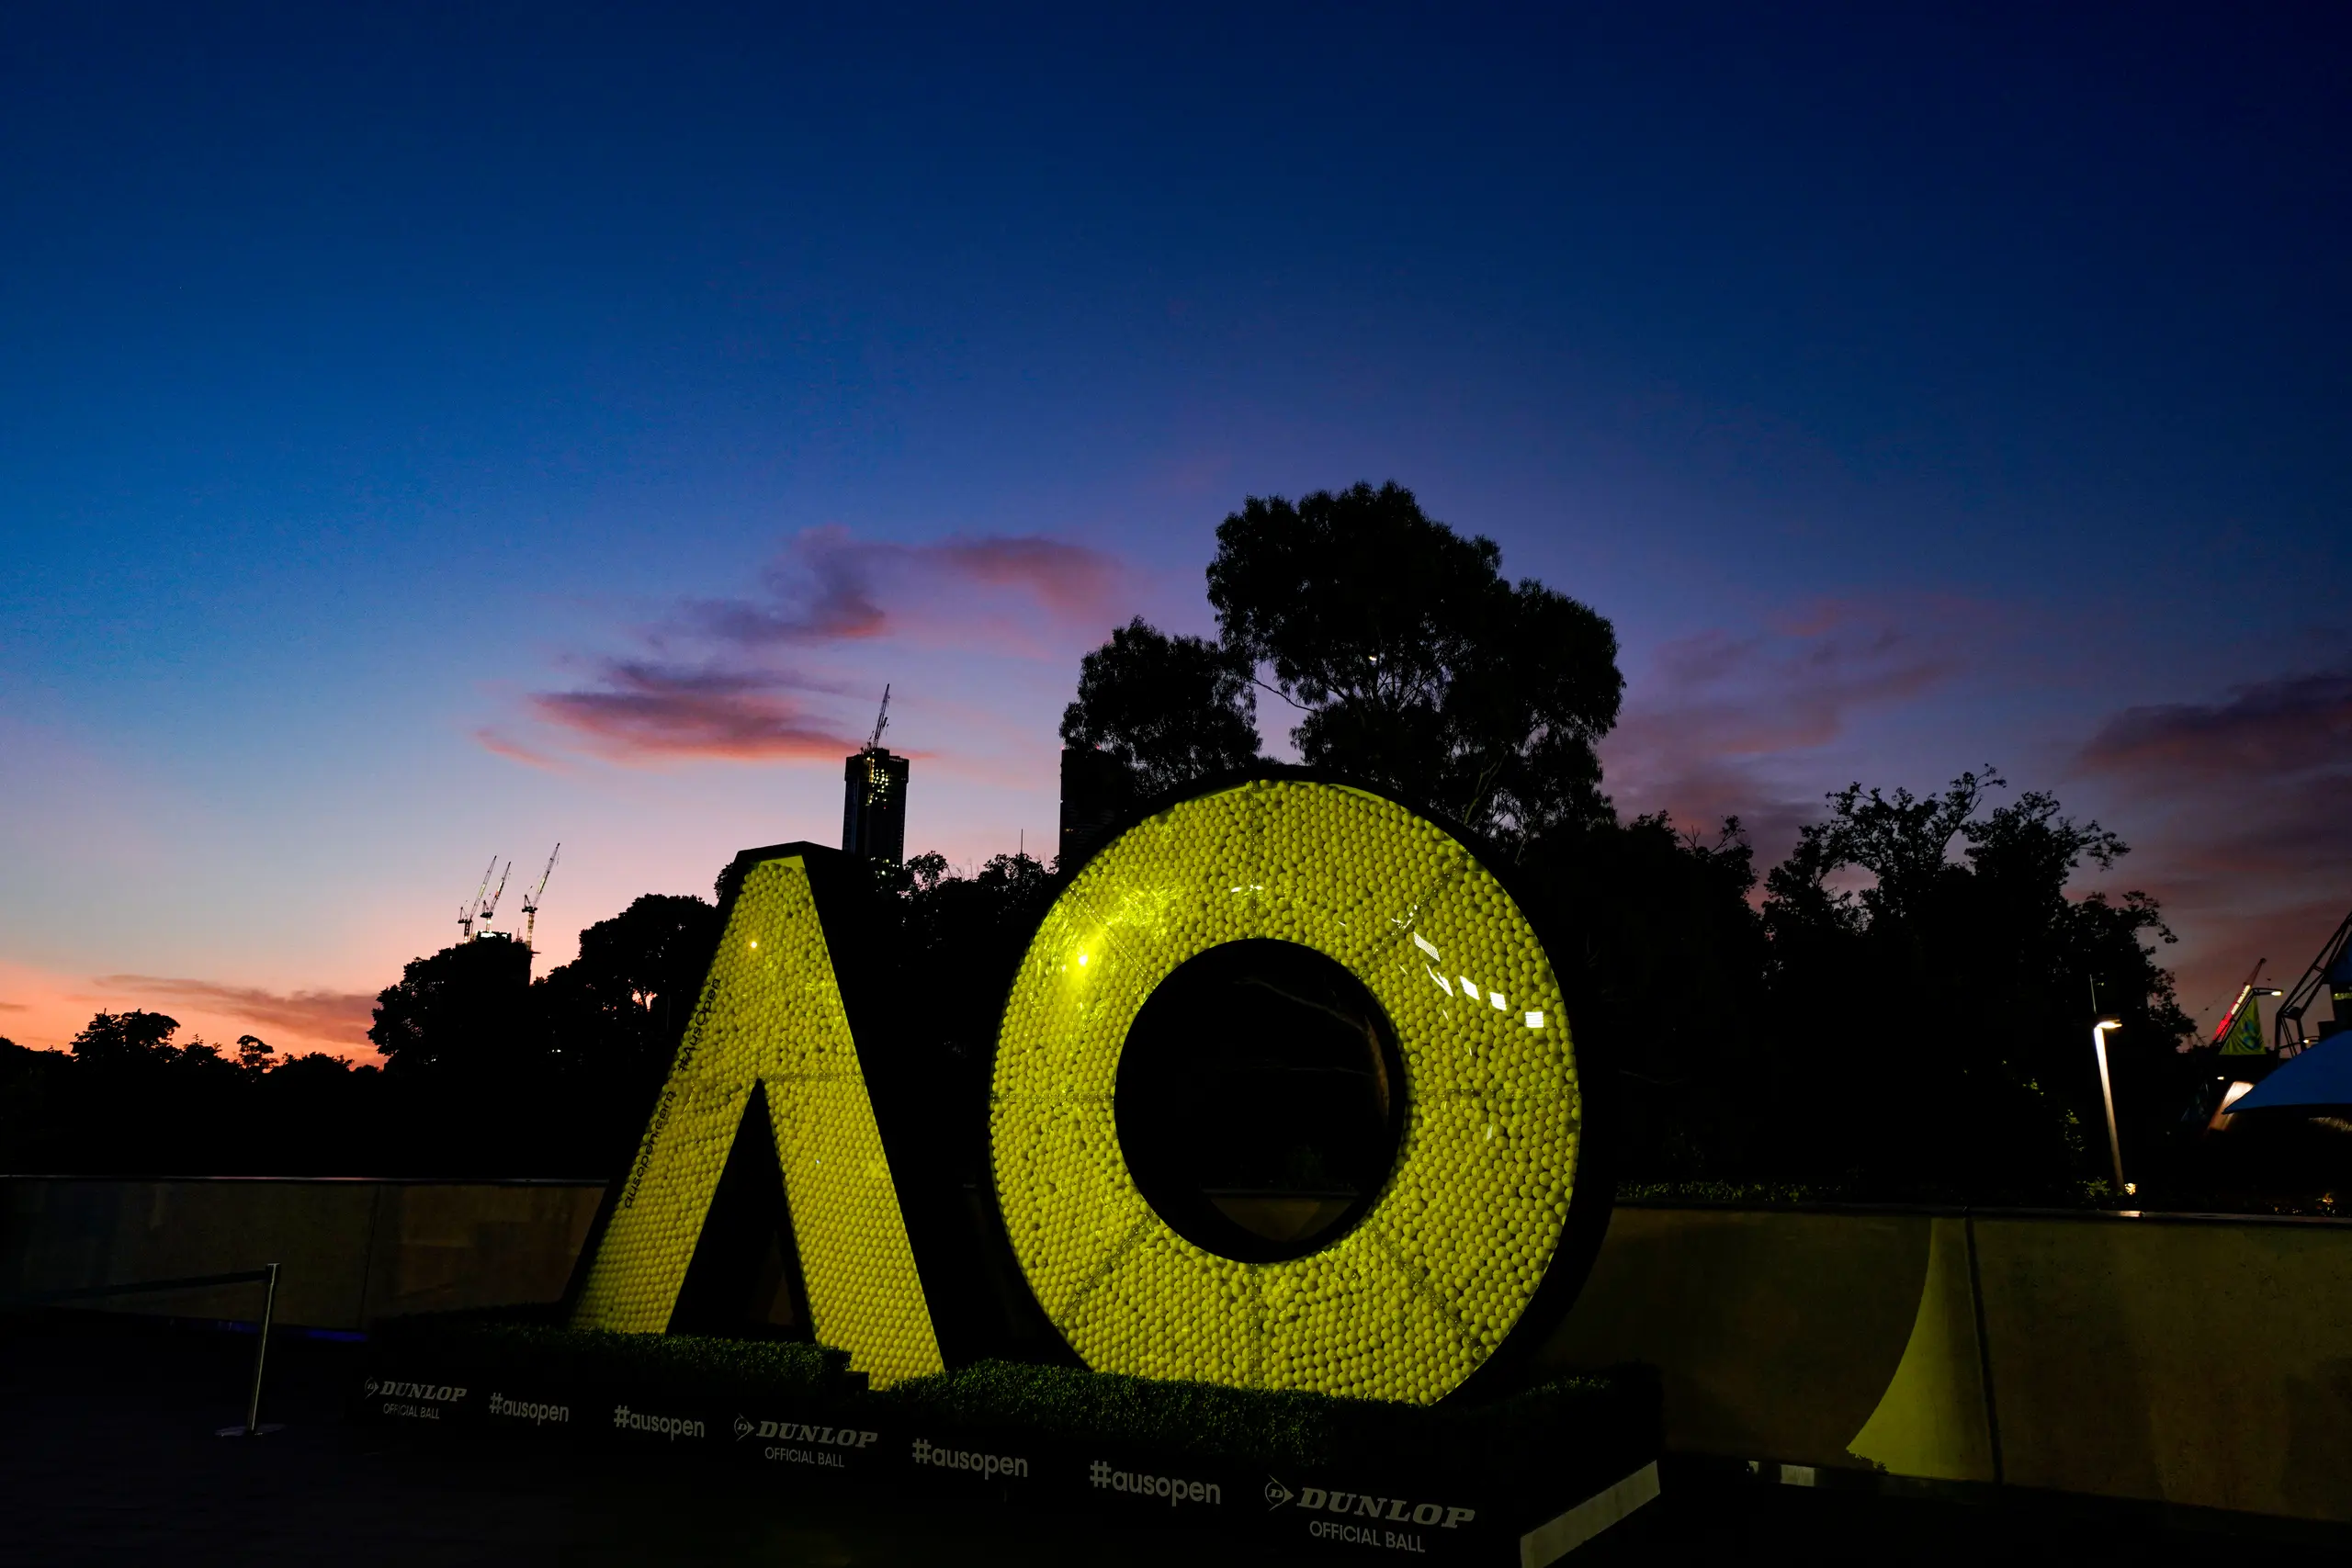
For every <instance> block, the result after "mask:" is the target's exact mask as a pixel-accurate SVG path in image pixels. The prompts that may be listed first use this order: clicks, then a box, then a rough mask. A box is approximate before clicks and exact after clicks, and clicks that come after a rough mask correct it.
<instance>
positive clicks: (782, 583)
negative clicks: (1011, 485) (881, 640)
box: [654, 525, 1124, 648]
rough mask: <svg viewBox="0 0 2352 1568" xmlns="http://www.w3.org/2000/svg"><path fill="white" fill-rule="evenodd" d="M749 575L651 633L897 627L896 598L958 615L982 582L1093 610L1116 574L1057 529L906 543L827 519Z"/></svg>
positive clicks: (817, 635)
mask: <svg viewBox="0 0 2352 1568" xmlns="http://www.w3.org/2000/svg"><path fill="white" fill-rule="evenodd" d="M760 575H761V583H762V587H763V589H764V590H765V592H763V594H761V595H760V596H759V597H757V598H728V599H694V600H688V601H687V602H686V603H685V604H684V605H683V606H682V607H681V612H680V615H679V616H678V618H677V623H676V625H675V626H673V627H670V628H664V629H663V630H660V631H657V632H656V633H655V634H654V640H655V642H656V644H657V645H660V644H662V643H664V642H666V641H669V640H672V639H674V638H676V637H679V636H681V635H684V637H689V638H703V639H708V640H711V641H716V642H718V643H722V644H728V645H732V646H735V647H739V648H770V647H775V646H778V645H785V646H794V645H807V644H812V643H831V642H849V641H858V640H862V639H865V638H868V637H890V636H898V635H903V634H904V633H906V632H907V631H908V630H909V629H910V623H909V615H908V611H907V608H905V607H907V606H911V607H913V609H914V610H915V611H917V612H918V613H919V615H920V617H921V619H922V622H924V623H925V624H933V623H936V622H937V621H939V620H940V619H942V618H944V619H945V620H946V621H948V622H950V623H953V624H956V625H959V626H962V625H967V624H968V623H969V622H970V620H971V619H972V618H973V617H974V616H975V615H976V614H978V613H984V612H985V611H986V610H987V609H988V608H989V607H991V606H989V605H988V604H987V603H986V598H985V596H986V595H988V594H990V593H996V594H1008V593H1009V594H1011V595H1012V596H1014V597H1015V598H1018V599H1022V600H1025V601H1027V602H1028V603H1029V604H1032V605H1034V606H1035V607H1036V608H1038V609H1042V610H1044V611H1045V612H1046V614H1048V615H1055V616H1057V617H1065V618H1087V619H1093V620H1100V619H1103V616H1104V615H1106V614H1107V613H1108V611H1109V607H1110V604H1111V601H1112V598H1113V595H1114V593H1115V592H1116V591H1117V590H1118V588H1119V587H1120V585H1121V582H1122V581H1123V578H1124V572H1123V570H1122V569H1121V567H1120V565H1119V562H1118V560H1117V558H1115V557H1113V556H1109V555H1105V554H1104V553H1103V552H1102V551H1100V550H1095V549H1091V548H1089V547H1086V546H1084V545H1074V544H1071V543H1069V541H1067V540H1063V539H1048V538H1044V537H1041V536H1036V535H983V536H962V535H951V536H948V537H946V538H944V539H937V540H933V541H932V542H930V543H927V544H919V545H907V544H897V543H892V542H890V541H888V540H878V539H860V538H858V537H856V536H854V535H853V534H851V533H850V531H849V530H848V529H846V528H843V527H841V526H839V525H832V526H829V527H823V528H810V529H807V530H805V531H804V532H802V533H801V534H800V535H799V536H797V538H795V539H794V540H793V541H792V543H791V544H790V545H789V546H787V547H786V548H785V550H784V552H783V553H782V554H781V555H779V556H778V557H777V558H775V560H774V561H771V562H770V563H769V564H768V565H767V566H766V567H765V568H764V569H763V570H762V571H761V574H760ZM976 592H977V593H978V594H979V595H981V596H982V597H980V598H975V597H974V595H975V593H976ZM892 605H897V606H900V608H897V609H894V608H891V607H890V606H892Z"/></svg>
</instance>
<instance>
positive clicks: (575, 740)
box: [474, 526, 1126, 767]
mask: <svg viewBox="0 0 2352 1568" xmlns="http://www.w3.org/2000/svg"><path fill="white" fill-rule="evenodd" d="M1125 581H1126V570H1125V568H1124V567H1123V566H1122V565H1121V564H1120V562H1119V561H1118V560H1117V558H1114V557H1113V556H1109V555H1106V554H1104V553H1103V552H1102V551H1100V550H1095V549H1091V548H1090V547H1086V546H1083V545H1076V544H1071V543H1069V542H1068V541H1066V540H1060V539H1048V538H1045V537H1042V536H1035V535H985V536H967V535H951V536H948V537H946V538H944V539H938V540H933V541H932V542H929V543H925V544H913V545H910V544H898V543H892V542H888V541H874V540H862V539H858V538H856V537H855V536H853V535H852V534H851V533H850V532H849V530H847V529H845V528H842V527H840V526H829V527H823V528H811V529H808V530H806V531H804V532H803V533H801V534H800V535H799V536H797V537H796V538H795V539H794V540H793V541H792V542H791V543H790V544H789V545H788V546H786V548H785V549H784V550H783V551H782V552H781V553H780V554H779V555H778V556H777V557H776V558H775V560H773V561H771V562H770V563H769V564H768V565H767V566H766V567H765V568H764V569H763V570H762V572H761V590H762V591H761V592H759V593H758V594H756V595H753V596H750V597H741V598H723V599H693V600H688V601H685V602H684V603H683V604H680V605H679V606H678V608H677V609H676V611H675V612H674V613H673V615H670V616H669V617H668V618H667V619H666V620H665V621H663V622H662V623H661V624H660V625H658V626H654V627H652V628H650V629H649V630H647V631H646V632H645V633H644V634H643V636H644V643H645V646H646V648H647V649H648V650H649V654H650V656H647V657H638V658H623V659H608V660H601V661H599V662H598V663H597V666H596V672H595V674H594V677H593V678H592V679H590V680H589V681H588V682H584V683H582V684H581V685H578V686H575V687H572V688H571V689H569V690H563V691H547V692H537V693H534V694H530V695H529V696H528V697H526V699H525V700H524V709H525V714H526V716H527V718H529V719H530V720H532V721H535V722H536V723H537V725H540V726H544V727H546V731H547V732H550V733H551V734H552V736H553V737H554V738H555V740H556V743H557V745H558V747H559V748H562V747H567V746H569V747H576V748H579V749H581V750H585V751H587V752H589V753H592V754H594V755H596V756H599V757H602V758H605V759H606V760H608V761H618V762H623V763H661V762H672V761H829V762H830V761H837V760H838V759H839V758H841V757H842V755H843V754H844V753H846V752H848V751H852V750H855V749H856V747H857V745H858V743H859V741H858V738H857V737H858V734H860V733H862V731H863V723H862V719H863V715H862V714H861V715H860V720H861V722H860V723H859V725H858V726H857V727H856V729H855V731H854V730H853V728H852V726H851V725H850V724H848V723H845V722H842V721H840V720H837V719H835V718H834V717H832V716H829V715H827V714H826V713H825V712H823V711H822V710H821V707H820V705H817V704H814V703H812V702H811V701H810V696H809V694H822V695H840V694H844V692H845V690H846V688H845V687H844V685H843V683H842V682H840V681H837V680H832V679H829V678H827V677H825V676H823V675H821V674H817V673H811V672H809V671H808V670H807V669H805V668H800V667H786V666H785V665H782V664H780V663H778V662H777V657H778V654H779V651H780V650H782V649H807V650H809V656H810V657H820V656H821V650H822V649H827V648H835V649H838V648H842V647H846V646H849V645H853V644H856V643H861V642H867V641H873V640H876V639H882V638H897V639H901V640H919V641H925V642H937V641H941V640H944V641H945V642H946V643H947V644H948V645H949V646H950V647H952V648H953V649H955V650H956V652H958V653H959V654H967V653H970V652H973V651H977V650H980V649H989V650H992V651H996V652H1000V653H1001V652H1007V651H1030V650H1032V645H1033V644H1034V643H1035V641H1036V640H1037V637H1036V632H1037V628H1038V626H1040V624H1041V623H1044V624H1049V625H1053V626H1064V627H1069V626H1081V625H1087V624H1090V623H1092V624H1099V625H1102V626H1108V625H1110V624H1111V623H1112V622H1114V620H1116V619H1117V618H1118V616H1117V615H1115V614H1114V608H1113V605H1114V596H1115V595H1116V594H1117V593H1118V592H1120V591H1121V590H1122V588H1123V587H1124V586H1125ZM870 700H871V697H870V694H867V693H865V691H864V689H863V687H862V686H861V688H860V690H859V701H860V704H861V705H863V704H864V703H865V702H866V701H870ZM474 738H475V739H476V740H477V741H478V742H480V743H481V745H482V746H483V747H484V748H485V749H487V750H491V751H494V752H496V753H498V754H499V755H501V756H503V757H508V758H512V759H513V760H515V761H520V762H523V763H525V764H526V765H529V766H533V767H560V766H561V765H562V763H561V761H560V758H558V757H557V756H555V755H552V754H551V753H550V751H549V750H548V749H547V748H545V747H542V746H540V745H537V744H535V743H533V742H532V741H531V740H527V739H517V738H516V736H515V734H513V733H511V728H510V727H507V726H485V727H483V728H479V729H477V730H476V731H475V732H474Z"/></svg>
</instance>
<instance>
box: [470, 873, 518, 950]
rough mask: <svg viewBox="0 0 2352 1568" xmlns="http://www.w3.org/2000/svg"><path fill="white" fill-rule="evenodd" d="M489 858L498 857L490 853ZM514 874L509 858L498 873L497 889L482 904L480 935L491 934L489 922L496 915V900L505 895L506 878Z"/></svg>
mask: <svg viewBox="0 0 2352 1568" xmlns="http://www.w3.org/2000/svg"><path fill="white" fill-rule="evenodd" d="M490 858H491V859H492V860H493V861H495V860H496V859H497V858H498V857H497V856H496V855H492V856H491V857H490ZM514 874H515V863H514V862H513V861H511V860H510V861H508V862H507V863H506V869H505V870H504V871H502V872H500V873H499V874H498V886H497V889H496V890H495V891H493V892H492V894H491V896H490V897H489V898H488V899H486V900H485V901H484V902H483V904H482V907H481V932H480V933H479V934H481V935H482V936H488V935H490V934H491V932H490V922H491V921H492V920H493V919H496V918H497V916H498V900H499V899H500V898H502V897H504V896H505V893H506V879H507V878H508V877H510V876H512V875H514Z"/></svg>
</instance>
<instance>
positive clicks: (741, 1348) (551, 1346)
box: [373, 1308, 865, 1400]
mask: <svg viewBox="0 0 2352 1568" xmlns="http://www.w3.org/2000/svg"><path fill="white" fill-rule="evenodd" d="M373 1338H374V1339H375V1341H376V1343H378V1344H379V1345H380V1346H382V1347H383V1348H385V1349H387V1350H390V1351H393V1352H397V1353H401V1354H411V1353H413V1354H414V1355H416V1356H419V1357H422V1358H426V1359H435V1360H443V1361H447V1362H450V1363H452V1364H456V1365H465V1366H481V1367H482V1368H484V1369H485V1370H495V1371H499V1372H501V1373H503V1374H505V1375H507V1376H509V1377H513V1378H517V1379H519V1378H523V1377H526V1376H527V1377H531V1378H535V1379H539V1380H544V1381H547V1382H558V1383H573V1384H576V1383H627V1384H632V1385H640V1386H644V1387H648V1388H659V1389H662V1390H663V1391H664V1392H669V1393H677V1394H680V1395H682V1396H688V1397H700V1396H702V1395H706V1394H709V1395H718V1394H728V1395H738V1394H759V1395H763V1396H766V1397H773V1398H779V1399H803V1400H805V1399H810V1398H817V1399H823V1400H832V1399H838V1398H843V1397H846V1396H848V1395H850V1394H852V1393H856V1392H858V1391H859V1390H861V1389H863V1387H864V1386H865V1377H864V1375H863V1374H862V1373H856V1372H852V1371H850V1370H849V1352H848V1351H846V1350H836V1349H834V1348H831V1346H827V1345H810V1344H807V1343H804V1342H802V1341H799V1340H793V1339H716V1338H708V1337H703V1336H700V1335H693V1334H606V1333H604V1332H602V1331H600V1330H595V1329H581V1328H566V1327H564V1326H563V1325H561V1324H560V1323H559V1322H557V1321H555V1319H554V1316H553V1314H527V1313H519V1312H517V1311H515V1309H512V1308H506V1309H493V1310H490V1311H475V1312H452V1313H431V1314H419V1315H416V1316H413V1317H402V1318H390V1319H387V1320H386V1321H385V1322H384V1323H382V1324H380V1325H378V1327H377V1329H376V1332H375V1334H374V1336H373Z"/></svg>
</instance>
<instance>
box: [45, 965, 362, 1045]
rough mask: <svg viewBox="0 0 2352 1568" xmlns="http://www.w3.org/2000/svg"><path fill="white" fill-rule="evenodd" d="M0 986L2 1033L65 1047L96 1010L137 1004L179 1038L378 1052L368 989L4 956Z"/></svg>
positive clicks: (183, 1039) (135, 1006) (128, 1007)
mask: <svg viewBox="0 0 2352 1568" xmlns="http://www.w3.org/2000/svg"><path fill="white" fill-rule="evenodd" d="M0 992H5V993H6V997H5V999H0V1010H6V1013H7V1015H8V1024H7V1027H6V1030H5V1031H0V1032H5V1033H6V1034H8V1035H10V1036H12V1037H14V1038H15V1039H16V1041H17V1043H19V1044H23V1045H33V1046H42V1047H48V1048H51V1049H62V1048H63V1047H64V1046H65V1045H66V1043H68V1042H69V1041H71V1040H72V1039H73V1037H74V1034H76V1033H77V1032H80V1031H81V1029H82V1027H83V1026H84V1025H85V1024H86V1023H88V1022H89V1021H90V1017H91V1015H92V1014H93V1013H96V1012H99V1011H101V1010H103V1011H107V1012H120V1011H122V1010H126V1009H130V1008H141V1009H146V1010H151V1011H155V1012H167V1013H169V1014H171V1015H172V1016H173V1017H174V1018H175V1019H177V1020H179V1021H180V1024H181V1026H182V1027H181V1034H180V1038H181V1040H182V1041H183V1042H185V1041H187V1039H189V1038H191V1037H193V1036H198V1035H200V1036H202V1037H203V1038H205V1039H207V1040H210V1041H213V1042H215V1043H227V1042H230V1041H233V1040H235V1039H236V1038H237V1036H239V1035H240V1034H258V1035H260V1036H261V1037H262V1038H264V1039H266V1040H267V1041H269V1042H270V1043H272V1044H273V1045H276V1046H277V1048H278V1049H279V1051H280V1052H284V1051H287V1050H288V1049H290V1048H296V1047H299V1048H301V1049H317V1048H320V1047H324V1048H326V1049H328V1050H331V1051H333V1052H334V1053H336V1054H337V1055H345V1056H351V1057H355V1058H356V1059H360V1060H372V1059H373V1058H374V1055H375V1049H374V1047H373V1046H371V1045H369V1044H368V1023H369V1022H370V1021H372V1016H373V1010H374V1008H375V1002H376V998H375V997H374V995H373V994H372V993H361V992H350V991H329V990H293V991H274V990H270V989H267V988H266V987H259V986H238V985H229V984H223V983H221V982H219V981H214V980H198V979H187V978H174V977H168V976H153V975H100V976H93V977H89V978H82V977H78V976H66V975H59V974H55V973H52V972H51V971H48V970H43V969H37V968H33V967H31V966H29V965H26V964H8V963H6V962H0Z"/></svg>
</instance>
